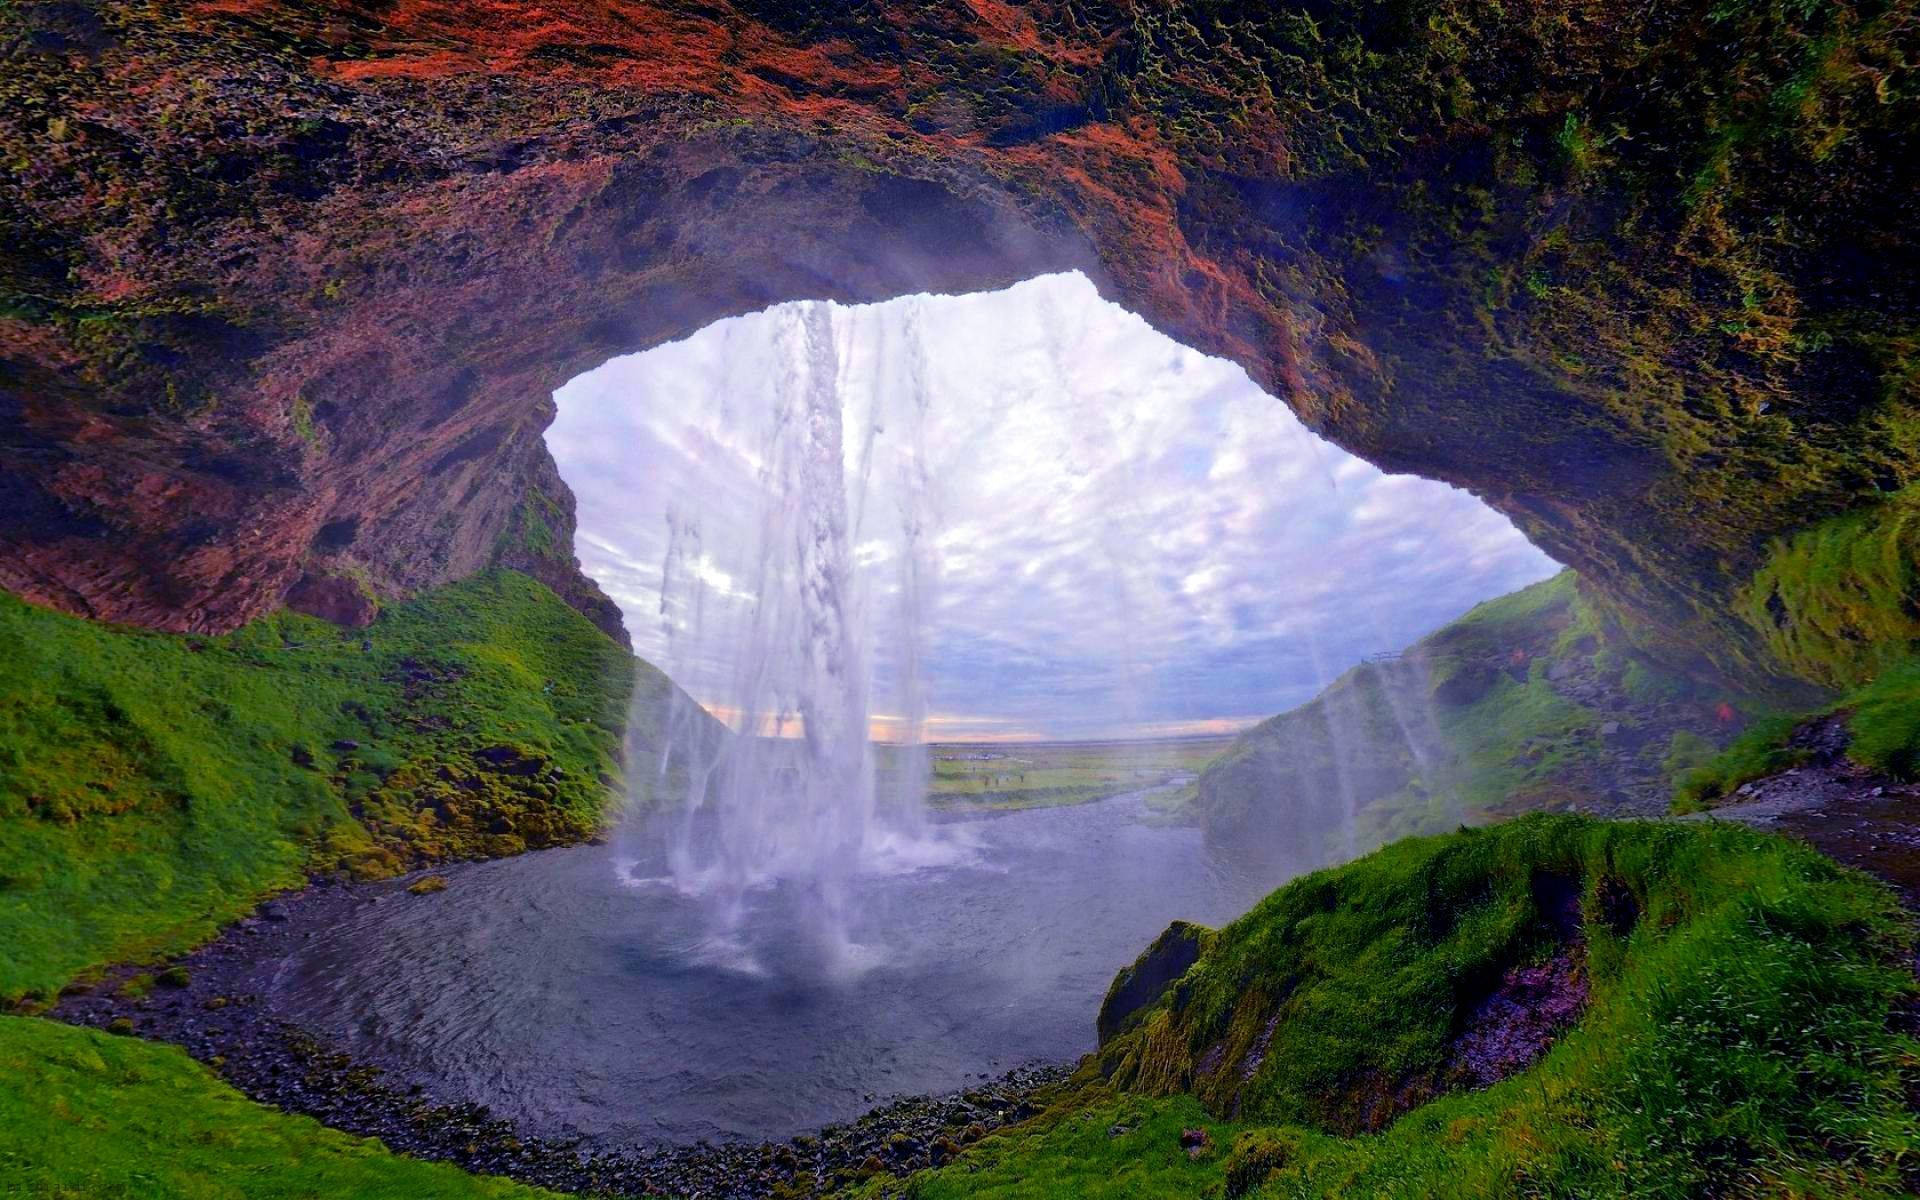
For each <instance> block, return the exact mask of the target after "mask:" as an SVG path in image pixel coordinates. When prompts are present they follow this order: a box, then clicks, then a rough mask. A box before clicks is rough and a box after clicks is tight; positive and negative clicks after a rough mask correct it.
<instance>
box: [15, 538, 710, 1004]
mask: <svg viewBox="0 0 1920 1200" xmlns="http://www.w3.org/2000/svg"><path fill="white" fill-rule="evenodd" d="M0 663H4V666H0V947H5V950H4V953H0V997H17V996H20V995H21V994H23V993H27V992H39V993H42V994H46V993H48V992H50V991H51V989H54V988H57V987H59V986H60V985H61V984H63V983H64V982H66V981H67V980H68V979H69V978H71V977H72V976H73V975H74V974H75V973H77V972H80V971H83V970H85V969H86V968H88V967H90V966H94V965H97V964H100V963H103V962H107V961H111V960H114V959H122V958H127V957H134V956H140V955H145V954H157V953H163V952H167V951H172V950H178V949H183V948H185V947H186V946H188V945H190V944H191V943H193V942H194V941H195V940H197V939H199V938H202V937H204V936H206V935H207V934H209V933H211V932H212V931H213V929H215V928H216V927H217V926H218V925H220V924H221V923H223V922H225V921H227V920H231V919H232V918H234V917H236V916H239V915H240V914H241V913H243V912H245V911H246V910H247V909H248V908H250V907H251V906H252V905H253V904H254V903H256V902H257V901H258V899H259V898H260V897H261V895H262V894H264V893H266V892H269V891H272V890H274V889H277V888H282V887H287V886H291V885H293V884H296V883H298V882H299V881H300V880H301V878H302V876H303V872H305V871H306V870H309V869H348V870H352V871H355V872H358V873H363V874H364V873H370V874H391V873H393V872H396V871H399V870H403V869H407V868H409V867H413V866H417V865H421V864H425V863H428V862H434V861H440V860H444V859H451V858H473V857H484V856H491V855H500V854H509V853H516V852H518V851H521V850H524V849H528V848H531V847H537V846H546V845H556V844H561V843H566V842H571V841H578V840H580V839H583V838H585V837H588V836H590V835H592V834H593V833H594V832H596V831H597V830H598V829H599V828H600V824H601V821H602V818H603V816H604V814H605V811H606V805H607V800H608V797H609V795H610V789H611V788H612V787H614V786H615V785H617V784H618V782H619V779H620V762H621V756H622V747H621V731H622V729H623V727H624V726H625V725H626V721H627V712H628V703H629V697H630V694H631V693H632V691H633V688H634V681H635V678H636V666H635V660H634V659H632V658H631V657H630V656H629V655H628V654H627V652H626V651H625V650H624V649H622V648H621V647H620V646H618V645H616V644H615V643H614V642H613V641H612V640H610V639H609V638H607V637H606V636H605V635H604V634H602V633H601V632H600V631H599V630H597V629H595V628H594V627H593V626H592V625H591V624H589V623H588V622H587V620H586V619H585V618H584V617H582V616H581V615H580V614H579V613H577V612H575V611H573V610H572V609H570V608H568V607H567V606H566V605H565V604H563V603H562V602H561V601H560V600H559V599H558V598H557V597H555V596H554V594H553V593H552V592H551V591H549V590H548V589H547V588H545V587H544V586H542V585H541V584H539V583H536V582H534V581H533V580H531V579H528V578H526V577H525V576H522V575H518V574H515V573H513V572H508V571H493V572H488V573H485V574H482V575H479V576H476V577H473V578H470V579H468V580H465V581H463V582H461V583H458V584H454V585H451V586H449V587H446V588H443V589H440V590H438V591H436V592H433V593H429V594H428V595H425V596H422V597H420V598H418V599H416V600H414V601H412V602H410V603H407V604H404V605H401V606H398V607H395V608H391V609H388V610H387V611H385V612H383V613H382V614H381V615H380V617H379V619H378V620H377V621H376V622H375V623H374V625H373V626H372V627H371V628H368V629H365V630H343V629H340V628H338V627H335V626H332V625H329V624H326V623H325V622H322V621H318V620H314V619H311V618H307V617H302V616H298V615H294V614H280V615H277V616H273V617H269V618H267V619H264V620H261V621H258V622H255V623H254V624H252V625H249V626H247V627H246V628H244V629H242V630H239V631H238V632H235V633H233V634H229V635H225V636H220V637H206V638H197V637H186V636H179V635H171V634H155V633H148V632H142V631H135V630H127V629H121V628H115V627H110V626H105V625H99V624H95V623H91V622H87V621H82V620H76V619H74V618H71V617H66V616H62V615H59V614H56V613H52V612H49V611H46V610H44V609H40V608H35V607H33V606H30V605H27V604H24V603H22V602H20V601H18V600H16V599H14V598H12V597H7V596H0ZM637 669H638V672H639V678H640V680H641V685H640V691H641V698H642V700H643V701H645V700H647V699H648V698H649V697H659V698H664V697H666V696H667V695H669V694H670V693H671V688H672V685H671V684H669V683H668V682H667V681H666V679H665V677H664V676H661V675H660V674H659V673H658V672H656V671H653V670H652V669H651V668H649V667H646V666H645V665H644V664H640V665H639V667H638V668H637ZM637 725H638V727H639V729H640V740H639V744H637V745H636V747H635V748H634V751H633V752H634V753H644V752H645V748H646V746H645V738H646V737H647V736H648V734H649V732H650V730H649V726H648V723H647V722H639V723H637Z"/></svg>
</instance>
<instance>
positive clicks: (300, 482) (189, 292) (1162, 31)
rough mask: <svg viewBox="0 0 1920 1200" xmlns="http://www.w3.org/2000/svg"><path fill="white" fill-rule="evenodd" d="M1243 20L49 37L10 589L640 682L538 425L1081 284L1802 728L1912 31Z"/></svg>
mask: <svg viewBox="0 0 1920 1200" xmlns="http://www.w3.org/2000/svg"><path fill="white" fill-rule="evenodd" d="M1787 8H1791V9H1792V11H1791V12H1789V11H1787ZM163 9H164V10H165V11H162V10H163ZM1243 10H1244V6H1239V5H1234V4H1228V3H1224V2H1190V3H1146V2H1136V3H1120V2H1115V3H1102V2H1098V0H1045V2H1037V3H1032V4H1025V5H1014V4H1008V3H1000V2H998V0H977V2H976V3H973V4H969V5H917V4H912V3H905V2H903V0H865V2H862V3H853V4H844V3H839V2H837V0H836V2H833V3H828V2H825V0H823V2H820V3H810V2H806V3H797V4H795V3H784V2H782V3H772V2H763V0H712V2H707V3H694V2H691V0H590V2H587V3H581V4H578V5H571V6H565V11H564V12H563V11H562V9H561V8H560V7H558V6H552V5H541V4H535V3H532V2H531V0H476V2H474V3H452V2H451V0H357V2H355V3H347V4H332V5H317V4H311V3H307V2H305V0H198V2H196V3H192V4H184V5H178V6H149V5H139V4H133V3H126V2H122V0H92V2H84V0H66V2H60V3H29V4H23V5H19V6H15V7H14V8H13V9H11V10H10V11H9V12H8V13H7V14H6V15H5V16H0V47H3V48H4V53H5V54H6V55H7V65H6V69H5V72H4V80H0V90H3V93H4V94H0V101H4V102H0V137H3V138H4V141H0V145H4V147H5V148H6V151H7V154H8V157H9V158H10V159H12V161H13V168H14V169H13V170H12V171H11V173H10V174H8V175H7V176H6V177H5V179H4V181H0V214H4V217H3V218H0V219H4V222H5V225H4V231H5V240H6V243H7V244H8V245H9V246H12V247H13V248H14V249H12V250H11V251H10V252H7V253H6V254H5V256H4V274H0V424H4V426H5V429H6V432H5V433H4V435H0V437H3V438H4V441H0V586H5V587H7V588H9V589H11V590H14V591H16V592H19V593H21V594H23V595H26V596H28V597H30V598H32V599H35V600H38V601H41V602H45V603H49V604H52V605H54V606H57V607H60V608H64V609H67V610H69V611H74V612H80V613H84V614H87V615H92V616H95V617H100V618H104V619H112V620H121V621H130V622H134V623H139V624H146V625H151V626H155V627H160V628H167V629H181V630H220V629H226V628H231V627H233V626H234V625H236V624H238V623H241V622H243V621H245V620H247V619H249V618H250V617H252V616H255V615H257V614H259V613H261V612H264V611H267V610H268V609H270V608H271V607H273V606H274V605H276V604H278V603H281V602H282V601H283V599H284V598H285V597H286V596H287V595H288V593H289V591H290V590H292V589H295V588H296V585H299V584H301V583H302V582H303V580H304V581H306V582H307V583H308V585H309V588H308V590H312V586H311V585H313V584H314V583H315V582H317V581H324V580H327V579H339V578H350V579H353V580H356V581H357V582H359V583H360V584H362V585H364V586H365V587H368V588H371V589H372V590H374V591H376V592H379V593H383V594H402V593H405V592H407V591H410V590H414V589H417V588H420V587H424V586H427V585H430V584H433V583H436V582H440V581H443V580H447V579H451V578H455V577H458V576H460V575H463V574H466V573H469V572H471V571H472V570H475V569H477V568H479V567H480V566H483V565H485V564H486V563H488V562H493V561H500V562H506V563H509V564H511V565H516V566H520V567H522V568H523V569H527V570H529V571H531V572H533V573H534V574H536V575H537V576H539V577H540V578H542V579H545V580H546V581H548V582H549V583H551V584H553V585H554V586H555V587H556V588H557V589H558V590H560V591H561V592H562V594H564V595H566V596H568V598H569V599H571V600H572V601H573V602H574V603H576V604H577V605H578V606H580V607H581V608H582V609H583V610H585V611H588V612H589V613H590V614H591V615H594V616H595V617H596V619H597V620H600V621H601V622H602V623H603V624H606V625H607V626H608V627H609V628H613V629H617V620H616V619H615V616H614V614H613V612H612V610H611V607H610V606H609V605H608V604H607V602H606V601H605V598H604V597H601V596H599V595H598V593H597V591H596V590H595V589H594V588H593V586H592V585H591V584H590V583H589V582H587V581H586V580H585V579H584V578H583V577H581V576H580V575H579V573H578V571H577V569H576V568H575V567H574V566H573V563H572V559H571V551H570V549H569V545H570V542H569V538H568V534H569V533H570V529H571V501H570V499H569V497H568V496H567V493H566V491H565V488H564V485H562V484H561V483H560V481H559V479H558V476H557V474H556V473H555V471H554V469H553V466H552V463H551V461H550V459H548V457H547V456H546V454H545V451H544V448H543V447H542V446H541V444H540V439H539V434H540V431H541V429H542V428H544V426H545V424H546V423H547V421H548V420H550V419H551V402H550V399H549V394H550V392H551V391H552V389H553V388H554V387H555V386H556V385H558V384H559V383H560V382H562V381H564V380H565V379H566V378H568V377H570V376H571V375H573V374H576V373H578V372H579V371H581V370H583V369H585V368H587V367H589V366H592V365H594V364H595V363H597V362H599V361H601V360H603V359H605V358H607V357H609V356H611V355H613V354H616V353H622V352H629V351H634V350H638V349H642V348H645V347H646V346H649V345H653V344H657V343H659V342H661V341H664V340H669V339H671V338H674V337H678V336H682V335H684V334H686V333H688V332H690V331H692V330H693V329H696V328H698V327H699V326H700V325H702V324H705V323H707V322H708V321H711V320H713V319H716V318H718V317H721V316H725V315H729V314H732V313H738V312H741V311H747V310H751V309H754V308H758V307H762V306H765V305H767V304H771V303H774V302H778V301H781V300H785V299H792V298H799V297H810V296H811V297H830V298H835V299H845V300H873V299H881V298H885V297H887V296H891V295H895V294H900V293H903V292H910V291H919V290H938V291H954V290H972V289H980V288H987V287H994V286H999V285H1003V284H1006V283H1010V282H1012V281H1014V280H1016V279H1019V278H1023V277H1026V276H1030V275H1033V274H1036V273H1039V272H1042V271H1048V270H1059V269H1063V268H1068V267H1076V268H1079V269H1082V270H1085V271H1086V272H1087V273H1088V274H1089V275H1090V276H1091V277H1093V278H1094V279H1095V281H1096V282H1097V283H1098V284H1099V286H1100V287H1101V289H1102V290H1103V292H1105V293H1107V294H1108V295H1110V296H1111V297H1112V298H1114V299H1116V300H1118V301H1119V302H1121V303H1123V304H1125V305H1127V306H1128V307H1130V308H1132V309H1134V310H1135V311H1137V312H1139V313H1141V314H1142V315H1143V316H1145V317H1146V318H1147V319H1149V320H1150V321H1152V322H1153V323H1154V324H1155V325H1157V326H1158V327H1160V328H1161V329H1163V330H1164V331H1166V332H1167V333H1169V334H1170V335H1172V336H1174V337H1177V338H1179V339H1180V340H1182V341H1184V342H1186V343H1188V344H1190V345H1192V346H1194V347H1195V348H1197V349H1200V350H1203V351H1206V352H1209V353H1214V354H1220V355H1224V356H1227V357H1230V358H1232V359H1234V360H1236V361H1238V362H1240V363H1241V364H1242V365H1244V366H1245V367H1246V368H1247V369H1248V371H1249V372H1250V373H1251V374H1252V375H1253V377H1254V378H1255V379H1256V380H1257V381H1259V382H1260V383H1261V384H1262V385H1263V386H1265V387H1266V388H1267V389H1268V390H1269V391H1271V392H1272V393H1273V394H1274V395H1276V396H1277V397H1279V398H1280V399H1282V400H1284V401H1285V402H1287V403H1289V404H1291V405H1292V406H1293V407H1294V408H1295V409H1296V410H1297V411H1298V412H1299V413H1300V414H1301V415H1302V417H1303V418H1304V419H1305V420H1306V421H1307V423H1308V424H1309V425H1310V426H1312V427H1313V428H1315V429H1317V430H1318V431H1320V432H1322V433H1324V434H1325V435H1326V436H1328V437H1330V438H1332V439H1333V440H1335V441H1337V442H1339V443H1340V444H1342V445H1344V446H1346V447H1348V448H1349V449H1351V450H1353V451H1355V452H1356V453H1359V454H1361V455H1364V456H1366V457H1368V458H1370V459H1372V460H1373V461H1375V462H1377V463H1379V464H1381V465H1383V466H1385V467H1387V468H1389V469H1396V470H1408V471H1417V472H1419V473H1422V474H1426V475H1429V476H1433V477H1436V478H1440V479H1444V480H1447V481H1449V482H1453V483H1456V484H1459V485H1461V486H1465V487H1469V488H1471V489H1473V490H1474V491H1476V492H1477V493H1479V494H1480V495H1482V496H1483V497H1484V498H1486V499H1487V500H1488V501H1489V502H1490V503H1492V504H1493V505H1495V506H1496V507H1498V508H1500V509H1502V510H1503V511H1505V512H1507V513H1508V514H1510V515H1511V516H1513V517H1514V518H1515V520H1516V521H1517V522H1518V523H1519V524H1520V525H1521V527H1522V528H1523V529H1524V530H1525V531H1526V532H1527V533H1528V535H1529V536H1531V537H1533V538H1534V539H1535V540H1536V541H1537V542H1538V543H1539V544H1541V545H1542V546H1543V547H1544V548H1546V549H1547V550H1548V551H1549V552H1551V553H1553V554H1554V555H1555V556H1556V557H1559V558H1561V559H1562V560H1563V561H1566V562H1568V563H1569V564H1571V565H1573V566H1575V567H1576V568H1578V569H1579V570H1580V571H1581V573H1582V574H1583V576H1585V577H1586V578H1587V579H1588V580H1590V581H1591V582H1592V583H1593V584H1594V585H1596V586H1597V587H1599V588H1600V589H1602V590H1603V591H1604V592H1605V593H1606V595H1607V596H1608V597H1610V598H1611V599H1613V600H1614V601H1615V602H1616V603H1617V604H1619V605H1620V606H1622V607H1623V608H1624V609H1625V610H1630V611H1632V612H1634V613H1636V614H1637V615H1639V616H1641V617H1645V618H1651V622H1650V623H1652V624H1654V625H1657V626H1662V627H1665V628H1666V629H1668V630H1669V631H1671V632H1672V633H1674V634H1675V635H1676V637H1675V644H1676V645H1681V646H1685V647H1687V648H1688V649H1689V651H1690V652H1697V653H1699V654H1700V655H1701V656H1702V657H1703V659H1705V660H1711V661H1712V663H1713V664H1714V665H1717V666H1719V667H1720V668H1722V669H1731V670H1736V671H1746V672H1749V673H1754V672H1757V673H1760V674H1765V673H1767V672H1768V671H1769V670H1770V667H1769V664H1767V663H1765V662H1764V661H1762V660H1761V659H1759V658H1758V657H1757V656H1756V652H1755V651H1754V648H1753V641H1752V635H1751V631H1749V630H1747V629H1746V628H1744V627H1743V626H1742V625H1741V624H1740V623H1739V622H1738V621H1737V620H1735V619H1733V618H1731V617H1728V616H1727V615H1726V605H1727V601H1728V598H1729V597H1730V596H1731V594H1732V593H1733V591H1734V590H1735V589H1737V588H1738V586H1739V585H1740V584H1741V583H1742V582H1743V581H1744V580H1745V578H1746V577H1747V575H1748V574H1749V573H1750V572H1751V571H1752V570H1753V568H1754V566H1755V565H1756V564H1757V563H1758V562H1759V560H1760V558H1761V556H1762V554H1763V553H1764V547H1765V544H1766V542H1767V539H1768V538H1770V537H1771V536H1773V535H1776V534H1779V533H1782V532H1785V531H1788V530H1791V529H1793V528H1796V527H1799V526H1801V525H1804V524H1806V523H1808V522H1809V521H1811V520H1813V519H1815V518H1817V517H1819V516H1821V515H1823V514H1827V513H1833V512H1838V511H1843V510H1845V509H1848V508H1850V507H1855V506H1858V505H1860V504H1863V503H1868V502H1871V501H1872V499H1873V498H1874V497H1875V496H1877V495H1878V494H1880V493H1882V492H1884V491H1888V490H1892V489H1896V488H1898V487H1901V486H1904V485H1905V484H1906V483H1907V482H1908V480H1909V479H1910V478H1911V477H1912V476H1913V474H1914V473H1915V468H1914V456H1913V454H1912V450H1913V446H1912V444H1911V439H1912V436H1913V435H1911V434H1910V433H1909V432H1908V428H1907V427H1908V425H1909V424H1910V423H1911V418H1912V417H1913V415H1914V407H1915V404H1914V400H1915V396H1914V385H1913V383H1912V380H1913V379H1914V378H1915V377H1916V376H1915V374H1914V373H1913V371H1912V365H1913V364H1912V361H1911V355H1912V350H1911V346H1912V344H1913V342H1912V340H1911V337H1910V333H1911V330H1912V329H1913V320H1914V314H1915V313H1916V312H1920V282H1917V278H1920V275H1917V268H1916V261H1920V256H1915V255H1914V254H1912V253H1911V250H1912V233H1911V231H1912V230H1913V229H1914V228H1920V223H1917V222H1916V218H1917V217H1920V212H1916V209H1917V208H1920V204H1916V199H1915V189H1914V186H1913V185H1914V178H1913V176H1912V174H1911V172H1910V169H1909V167H1908V164H1909V163H1910V162H1911V161H1913V155H1912V153H1911V150H1912V149H1913V147H1912V146H1911V145H1910V143H1911V142H1912V141H1913V140H1914V138H1915V136H1916V135H1915V130H1920V119H1916V114H1915V111H1914V109H1915V101H1914V99H1913V96H1914V94H1915V91H1914V89H1913V87H1912V81H1911V79H1910V78H1908V76H1907V74H1906V73H1905V71H1906V68H1905V63H1907V62H1910V61H1914V59H1915V55H1914V53H1913V51H1914V49H1915V47H1914V46H1913V45H1912V42H1913V40H1914V37H1915V35H1914V34H1913V33H1912V32H1911V30H1912V28H1914V27H1915V23H1914V22H1913V21H1911V20H1910V19H1908V18H1909V17H1910V16H1911V13H1910V5H1909V4H1906V3H1896V4H1884V5H1877V6H1867V5H1859V6H1855V5H1847V4H1835V5H1829V6H1823V7H1822V8H1821V9H1820V10H1819V11H1817V12H1803V11H1801V6H1786V7H1779V6H1768V5H1755V6H1748V10H1745V11H1742V12H1741V13H1737V14H1734V15H1731V16H1729V15H1727V14H1725V13H1723V12H1718V10H1716V9H1715V8H1714V7H1713V6H1712V5H1709V4H1705V3H1685V4H1679V5H1662V6H1652V9H1649V7H1648V6H1643V5H1638V4H1628V3H1625V2H1624V0H1620V2H1615V0H1589V2H1588V3H1585V4H1581V5H1576V6H1573V7H1572V8H1567V7H1566V6H1559V5H1543V6H1537V7H1535V6H1512V11H1510V12H1507V13H1504V14H1501V15H1494V14H1491V13H1487V12H1484V11H1481V7H1480V6H1473V5H1463V4H1455V3H1451V2H1448V0H1313V2H1312V3H1306V4H1302V5H1299V6H1293V7H1287V8H1276V9H1274V10H1272V11H1262V12H1260V13H1258V14H1249V13H1248V12H1246V11H1243ZM1654 10H1657V11H1654ZM1788 87H1794V88H1798V89H1799V90H1798V91H1796V92H1795V93H1794V95H1795V96H1796V97H1797V99H1796V100H1795V102H1794V103H1793V104H1785V103H1784V102H1783V101H1782V100H1781V96H1782V94H1783V93H1782V91H1781V89H1783V88H1788ZM1903 339H1905V340H1903Z"/></svg>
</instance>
